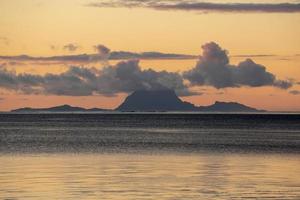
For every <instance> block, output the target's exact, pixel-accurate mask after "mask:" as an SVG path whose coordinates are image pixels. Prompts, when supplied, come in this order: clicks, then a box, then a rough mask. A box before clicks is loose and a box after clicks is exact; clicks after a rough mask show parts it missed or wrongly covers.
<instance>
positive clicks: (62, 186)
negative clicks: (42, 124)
mask: <svg viewBox="0 0 300 200" xmlns="http://www.w3.org/2000/svg"><path fill="white" fill-rule="evenodd" d="M0 163H1V165H0V199H10V200H12V199H22V200H23V199H25V200H27V199H49V200H50V199H51V200H52V199H118V200H122V199H163V200H164V199H235V198H236V199H240V198H255V197H257V198H258V199H269V198H272V199H300V158H299V156H297V155H290V154H288V155H274V154H270V155H263V154H259V155H258V154H256V155H254V154H253V155H250V154H207V153H203V154H188V155H170V154H162V155H144V154H35V155H7V154H3V155H0Z"/></svg>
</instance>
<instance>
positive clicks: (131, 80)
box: [0, 60, 195, 96]
mask: <svg viewBox="0 0 300 200" xmlns="http://www.w3.org/2000/svg"><path fill="white" fill-rule="evenodd" d="M0 87H1V88H5V89H8V90H14V91H17V92H21V93H25V94H53V95H65V96H89V95H93V94H103V95H115V94H116V93H121V92H125V93H129V92H133V91H135V90H140V89H146V90H158V89H166V88H168V89H173V90H175V91H176V93H177V94H178V95H180V96H187V95H192V94H195V93H192V92H190V91H189V89H188V88H187V86H186V85H185V84H184V81H183V78H182V76H181V75H180V74H179V73H176V72H167V71H154V70H152V69H147V70H142V69H141V68H140V66H139V62H138V61H137V60H130V61H126V62H125V61H124V62H119V63H118V64H117V65H115V66H108V67H105V68H103V69H101V70H98V69H95V68H92V69H87V68H82V67H75V66H74V67H70V69H69V70H68V71H66V72H64V73H61V74H46V75H44V76H41V75H31V74H27V73H25V74H16V73H15V72H11V71H8V70H6V69H0Z"/></svg>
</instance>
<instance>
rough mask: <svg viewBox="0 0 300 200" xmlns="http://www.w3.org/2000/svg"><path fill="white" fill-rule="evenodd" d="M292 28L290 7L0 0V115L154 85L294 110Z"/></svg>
mask: <svg viewBox="0 0 300 200" xmlns="http://www.w3.org/2000/svg"><path fill="white" fill-rule="evenodd" d="M203 2H204V3H203ZM299 24H300V1H297V0H263V1H261V0H225V1H224V0H222V1H221V0H205V1H200V0H189V1H184V0H183V1H178V0H157V1H152V0H151V1H150V0H145V1H140V0H130V1H128V0H126V1H125V0H51V1H49V0H0V111H9V110H11V109H15V108H20V107H49V106H56V105H62V104H70V105H73V106H82V107H86V108H91V107H99V108H115V107H117V106H118V105H119V104H120V103H121V102H122V101H123V100H124V98H125V97H126V96H127V95H128V94H129V93H131V92H133V91H134V90H137V89H161V88H170V89H174V90H175V91H176V92H177V94H178V95H179V96H181V98H182V99H183V100H186V101H189V102H191V103H194V104H196V105H209V104H212V103H214V102H215V101H235V102H240V103H243V104H246V105H249V106H252V107H256V108H259V109H266V110H270V111H300V25H299ZM225 50H226V51H225ZM118 51H124V52H121V53H120V52H119V54H118V56H119V57H118V56H116V52H118ZM125 52H126V54H125ZM142 52H151V53H147V54H142ZM153 52H155V53H153ZM129 53H132V54H130V55H131V56H128V54H129ZM133 53H135V54H133ZM81 54H84V55H83V56H82V55H81ZM20 55H23V56H20ZM68 55H72V56H68ZM133 55H134V56H133ZM53 56H55V57H53ZM138 60H139V61H138Z"/></svg>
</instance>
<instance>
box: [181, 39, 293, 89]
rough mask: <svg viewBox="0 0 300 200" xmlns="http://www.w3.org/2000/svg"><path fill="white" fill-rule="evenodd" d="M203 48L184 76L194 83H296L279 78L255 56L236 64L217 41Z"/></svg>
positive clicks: (281, 85) (284, 86) (217, 85)
mask: <svg viewBox="0 0 300 200" xmlns="http://www.w3.org/2000/svg"><path fill="white" fill-rule="evenodd" d="M202 49H203V54H202V55H201V56H200V58H199V61H198V63H197V65H196V66H195V67H194V68H193V69H191V70H189V71H186V72H184V73H183V77H184V78H185V79H187V80H189V81H190V82H191V84H192V85H198V86H201V85H208V86H213V87H215V88H218V89H219V88H227V87H241V86H248V87H260V86H274V87H278V88H281V89H287V88H290V87H291V86H292V82H290V81H287V80H278V79H277V78H276V76H275V75H274V74H272V73H270V72H268V71H267V70H266V68H265V67H264V66H263V65H260V64H257V63H255V62H254V61H253V60H251V59H246V60H244V61H242V62H240V63H239V64H238V65H236V66H235V65H232V64H230V63H229V57H228V52H227V51H226V50H224V49H222V48H221V47H220V46H219V45H218V44H216V43H214V42H211V43H207V44H205V45H203V46H202Z"/></svg>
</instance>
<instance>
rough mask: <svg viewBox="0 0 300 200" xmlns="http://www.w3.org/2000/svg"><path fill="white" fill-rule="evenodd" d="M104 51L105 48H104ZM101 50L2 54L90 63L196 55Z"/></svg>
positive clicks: (23, 57) (17, 59)
mask: <svg viewBox="0 0 300 200" xmlns="http://www.w3.org/2000/svg"><path fill="white" fill-rule="evenodd" d="M102 51H103V50H102ZM104 52H105V51H104ZM104 52H101V53H100V52H99V53H97V54H78V55H59V56H50V57H33V56H28V55H19V56H1V55H0V59H2V60H11V61H41V62H80V63H89V62H91V61H101V60H106V59H107V57H108V59H109V60H123V59H124V60H126V59H193V58H196V56H194V55H185V54H172V53H161V52H143V53H133V52H128V51H112V52H110V53H106V54H105V53H104Z"/></svg>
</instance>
